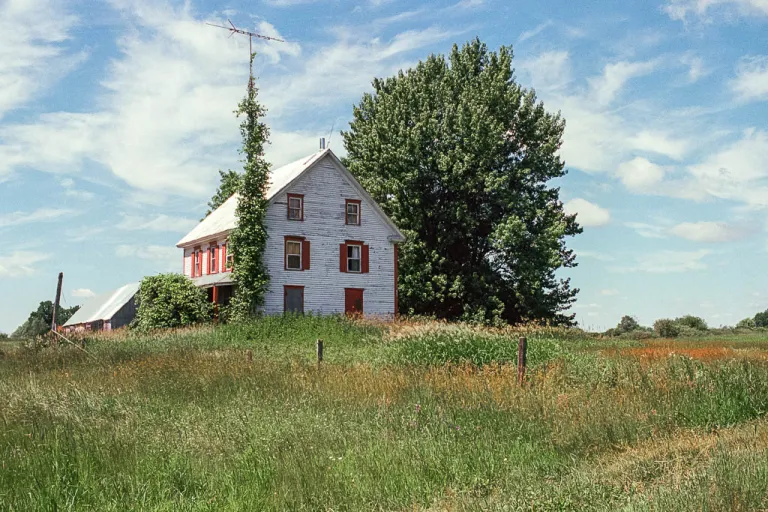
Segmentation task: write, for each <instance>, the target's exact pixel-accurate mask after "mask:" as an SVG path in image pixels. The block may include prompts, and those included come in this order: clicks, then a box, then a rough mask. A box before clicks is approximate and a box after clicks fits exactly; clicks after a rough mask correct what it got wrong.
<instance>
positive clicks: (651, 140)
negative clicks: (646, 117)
mask: <svg viewBox="0 0 768 512" xmlns="http://www.w3.org/2000/svg"><path fill="white" fill-rule="evenodd" d="M629 144H630V146H631V147H632V148H634V149H639V150H641V151H648V152H651V153H656V154H658V155H664V156H668V157H669V158H672V159H674V160H681V159H682V158H683V157H684V156H685V155H686V153H687V152H688V148H689V147H690V143H689V142H688V141H687V140H685V139H679V138H675V137H674V136H672V135H670V134H667V133H663V132H658V131H649V130H643V131H641V132H639V133H638V134H637V135H634V136H633V137H630V138H629Z"/></svg>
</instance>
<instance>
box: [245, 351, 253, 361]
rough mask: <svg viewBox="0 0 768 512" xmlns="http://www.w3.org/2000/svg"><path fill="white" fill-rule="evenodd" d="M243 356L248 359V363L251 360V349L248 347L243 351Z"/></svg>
mask: <svg viewBox="0 0 768 512" xmlns="http://www.w3.org/2000/svg"><path fill="white" fill-rule="evenodd" d="M245 358H246V359H247V360H248V362H249V363H252V362H253V350H251V349H248V350H246V351H245Z"/></svg>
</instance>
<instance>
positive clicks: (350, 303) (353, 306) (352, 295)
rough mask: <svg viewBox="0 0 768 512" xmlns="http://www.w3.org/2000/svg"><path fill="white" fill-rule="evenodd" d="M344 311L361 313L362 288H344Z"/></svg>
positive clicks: (353, 313) (355, 313) (354, 313)
mask: <svg viewBox="0 0 768 512" xmlns="http://www.w3.org/2000/svg"><path fill="white" fill-rule="evenodd" d="M344 313H346V314H347V315H362V314H363V289H362V288H344Z"/></svg>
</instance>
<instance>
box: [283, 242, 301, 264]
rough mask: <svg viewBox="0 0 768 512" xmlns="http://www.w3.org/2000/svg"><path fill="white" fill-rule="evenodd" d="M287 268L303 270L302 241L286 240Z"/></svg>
mask: <svg viewBox="0 0 768 512" xmlns="http://www.w3.org/2000/svg"><path fill="white" fill-rule="evenodd" d="M285 268H286V270H301V242H300V241H297V240H286V241H285Z"/></svg>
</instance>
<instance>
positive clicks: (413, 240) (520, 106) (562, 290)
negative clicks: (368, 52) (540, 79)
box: [343, 40, 582, 324]
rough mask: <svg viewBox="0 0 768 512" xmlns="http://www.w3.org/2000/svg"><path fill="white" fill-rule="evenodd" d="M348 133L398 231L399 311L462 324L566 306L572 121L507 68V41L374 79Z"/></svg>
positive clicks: (368, 183) (367, 181)
mask: <svg viewBox="0 0 768 512" xmlns="http://www.w3.org/2000/svg"><path fill="white" fill-rule="evenodd" d="M373 87H374V93H373V94H365V95H364V96H363V98H362V100H361V102H360V103H359V104H358V105H357V106H356V107H355V108H354V113H353V114H354V120H353V121H352V123H351V125H350V131H348V132H345V133H343V137H344V143H345V146H346V149H347V152H348V159H347V160H346V165H347V166H348V168H349V169H350V171H351V172H352V173H353V174H354V175H355V176H356V177H357V179H359V180H360V182H361V183H362V184H363V186H364V187H365V188H366V190H367V191H368V192H369V193H371V195H372V196H373V197H374V199H375V200H376V201H377V202H378V203H379V204H380V205H381V206H382V208H383V209H384V211H385V212H386V213H387V214H388V215H389V216H390V217H391V218H392V219H393V221H394V222H395V224H397V225H398V227H399V228H400V229H401V230H402V231H403V233H404V234H405V235H406V237H407V241H406V242H405V243H403V244H402V245H401V252H400V255H401V256H400V274H399V282H398V285H399V290H400V307H401V311H403V312H407V313H409V314H424V315H436V316H437V317H439V318H452V319H463V320H466V321H484V322H494V321H496V320H497V319H501V320H503V321H507V322H520V321H521V320H523V319H537V320H538V319H542V320H548V321H551V322H554V323H559V324H572V323H573V318H574V315H572V314H565V313H564V311H565V310H566V309H567V308H568V307H570V305H571V304H572V303H573V301H574V300H575V298H574V297H575V295H576V293H577V292H578V290H576V289H572V288H571V286H570V281H569V280H568V279H565V280H563V279H559V278H558V277H557V276H556V271H557V270H558V269H560V268H563V267H573V266H575V265H576V263H575V255H574V253H573V251H571V250H570V249H568V248H567V247H566V245H565V238H566V237H568V236H573V235H576V234H578V233H581V231H582V230H581V228H580V227H579V226H578V224H577V223H576V220H575V216H569V215H566V214H565V212H564V211H563V205H562V203H561V202H560V200H559V189H558V188H554V187H553V188H549V187H547V182H548V181H550V180H552V179H554V178H559V177H562V176H564V175H565V174H566V171H565V168H564V163H563V162H562V161H561V160H560V158H559V157H558V154H557V153H558V150H559V148H560V145H561V143H562V136H563V130H564V126H565V122H564V121H563V119H561V118H560V116H559V115H557V114H551V113H549V112H547V111H546V110H545V109H544V106H543V105H542V104H541V103H540V102H537V99H536V95H535V94H534V92H533V91H531V90H526V89H523V88H522V87H521V86H520V85H519V84H517V83H516V82H515V80H514V76H513V73H512V49H511V48H510V47H502V48H500V49H499V51H498V52H492V51H489V50H488V48H487V46H486V45H485V44H483V43H481V42H480V41H479V40H474V41H472V42H470V43H468V44H466V45H464V46H463V47H462V48H459V47H458V46H454V47H453V50H452V51H451V54H450V55H449V56H448V57H447V58H446V57H445V56H443V55H431V56H430V57H428V58H427V59H426V60H425V61H423V62H420V63H419V64H418V65H417V66H416V67H415V68H413V69H410V70H408V71H406V72H400V73H399V74H398V75H397V76H395V77H390V78H387V79H375V80H374V81H373Z"/></svg>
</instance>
